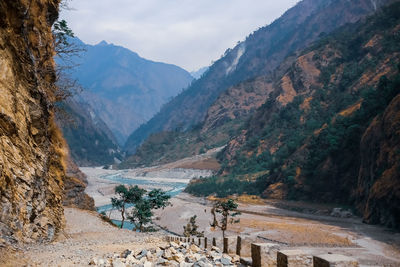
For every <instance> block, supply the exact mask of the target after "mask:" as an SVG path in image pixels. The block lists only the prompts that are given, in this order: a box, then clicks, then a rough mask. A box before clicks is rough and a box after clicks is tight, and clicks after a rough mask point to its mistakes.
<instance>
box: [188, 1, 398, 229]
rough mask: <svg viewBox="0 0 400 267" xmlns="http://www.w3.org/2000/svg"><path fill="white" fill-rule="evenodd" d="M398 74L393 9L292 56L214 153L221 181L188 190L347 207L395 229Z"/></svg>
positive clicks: (395, 6) (209, 181)
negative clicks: (267, 91) (263, 97)
mask: <svg viewBox="0 0 400 267" xmlns="http://www.w3.org/2000/svg"><path fill="white" fill-rule="evenodd" d="M288 60H291V59H288ZM283 64H284V65H285V63H283ZM286 64H287V63H286ZM399 72H400V3H399V2H396V3H395V4H393V5H391V6H389V7H387V8H384V10H383V11H379V12H377V13H376V15H375V16H372V17H369V18H368V19H366V20H362V21H360V22H359V23H357V24H354V25H347V26H345V27H343V28H341V29H340V30H338V31H335V32H334V33H333V34H331V35H328V36H327V37H325V38H323V39H322V40H320V41H318V42H317V43H315V44H313V45H312V46H310V47H308V48H307V49H306V50H304V51H303V52H301V53H299V55H298V56H297V57H296V59H295V60H294V61H293V63H292V64H291V65H290V67H289V68H288V69H287V71H286V72H283V73H282V75H278V76H277V77H276V78H275V79H274V80H273V81H272V86H273V90H272V91H271V93H270V94H269V96H268V99H267V101H266V102H265V104H263V105H262V106H261V107H260V108H259V109H258V110H257V111H256V113H254V115H252V116H251V118H250V119H249V120H248V121H247V122H246V124H245V127H244V129H243V131H242V132H241V134H240V135H239V136H237V137H236V138H234V139H233V140H231V141H230V143H229V145H228V146H227V148H226V149H225V150H224V152H223V153H221V154H220V155H219V159H220V160H221V162H222V163H223V167H222V170H221V171H220V174H219V176H218V177H213V178H210V179H204V180H198V181H195V182H193V183H192V184H191V185H190V186H189V187H188V188H187V191H188V192H191V193H194V194H201V195H204V194H205V195H208V194H212V193H217V194H218V195H229V194H234V193H244V192H247V193H252V194H260V195H263V196H264V197H268V198H281V199H302V200H313V201H325V202H336V203H341V204H348V205H353V206H354V207H355V208H356V210H357V211H358V212H359V213H360V214H362V215H363V216H364V219H365V220H366V221H367V222H371V223H382V224H386V225H388V226H391V227H399V222H400V220H399V217H398V216H399V214H400V210H399V203H400V179H399V177H400V175H399V173H400V169H399V162H400V154H399V153H398V152H399V145H400V130H399V127H400V126H399V125H400V121H399V117H400V113H399V104H400V96H399V93H400V73H399Z"/></svg>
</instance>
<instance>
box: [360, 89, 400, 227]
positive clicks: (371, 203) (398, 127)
mask: <svg viewBox="0 0 400 267" xmlns="http://www.w3.org/2000/svg"><path fill="white" fill-rule="evenodd" d="M358 197H359V201H360V204H359V209H360V210H361V211H362V212H363V214H364V220H365V221H366V222H368V223H373V224H378V223H380V224H385V225H388V226H391V227H400V226H399V222H400V95H397V97H396V98H394V99H393V101H392V102H391V103H390V105H389V106H388V107H387V108H386V110H385V112H384V114H383V115H381V116H378V117H376V118H375V119H374V121H373V122H372V123H371V125H370V126H369V128H368V129H367V131H366V132H365V133H364V136H363V138H362V140H361V168H360V173H359V177H358Z"/></svg>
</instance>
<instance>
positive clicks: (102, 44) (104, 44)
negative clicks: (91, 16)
mask: <svg viewBox="0 0 400 267" xmlns="http://www.w3.org/2000/svg"><path fill="white" fill-rule="evenodd" d="M97 45H99V46H106V45H109V43H107V42H106V41H104V40H103V41H101V42H100V43H98V44H97Z"/></svg>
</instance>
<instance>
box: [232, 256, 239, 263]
mask: <svg viewBox="0 0 400 267" xmlns="http://www.w3.org/2000/svg"><path fill="white" fill-rule="evenodd" d="M232 262H240V256H238V255H233V257H232Z"/></svg>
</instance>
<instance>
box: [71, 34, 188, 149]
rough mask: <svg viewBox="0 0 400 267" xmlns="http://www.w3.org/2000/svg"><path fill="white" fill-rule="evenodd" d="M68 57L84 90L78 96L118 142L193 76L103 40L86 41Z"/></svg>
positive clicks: (75, 41)
mask: <svg viewBox="0 0 400 267" xmlns="http://www.w3.org/2000/svg"><path fill="white" fill-rule="evenodd" d="M73 42H74V43H75V44H76V45H77V46H79V47H81V48H83V49H84V51H83V52H81V53H79V56H74V57H72V58H71V59H70V60H71V61H72V64H73V65H75V67H74V68H72V69H71V70H70V76H71V77H72V78H74V79H76V80H77V81H78V82H79V83H80V84H81V85H82V86H83V87H84V90H83V92H82V94H81V97H82V99H83V100H84V101H86V102H87V103H88V104H89V105H90V106H91V107H92V108H93V110H94V111H95V113H96V114H97V115H98V116H99V117H100V118H101V119H102V120H103V121H104V122H105V123H106V125H107V126H108V127H109V128H110V130H111V131H112V133H113V134H114V136H115V138H116V140H117V142H118V144H119V145H123V144H124V143H125V141H126V138H127V137H128V136H129V135H130V134H131V133H132V132H133V131H134V130H135V129H136V128H137V127H139V126H140V125H141V124H143V123H145V122H146V121H147V120H149V119H150V118H151V117H152V116H153V115H154V114H155V113H157V111H158V110H159V109H160V108H161V106H162V105H163V104H164V103H166V102H167V101H168V100H170V99H171V98H172V97H174V96H176V95H177V94H178V93H179V92H181V91H182V90H183V89H184V88H186V87H187V86H188V85H189V84H190V83H191V82H192V80H193V77H192V76H191V75H190V74H189V73H188V72H187V71H185V70H184V69H182V68H180V67H177V66H175V65H171V64H165V63H160V62H154V61H150V60H147V59H144V58H141V57H140V56H139V55H138V54H137V53H135V52H132V51H130V50H129V49H126V48H124V47H121V46H116V45H113V44H109V43H107V42H105V41H102V42H100V43H99V44H97V45H87V44H84V43H83V42H81V41H80V40H79V39H77V38H75V39H74V40H73Z"/></svg>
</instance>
